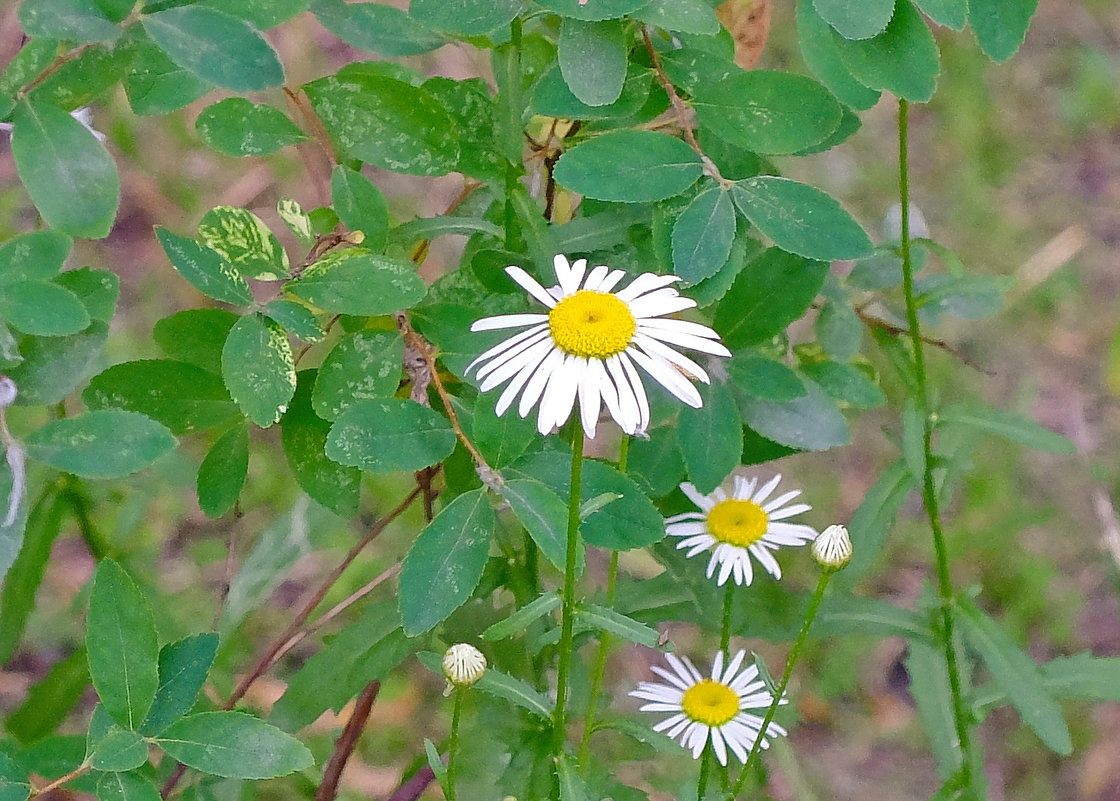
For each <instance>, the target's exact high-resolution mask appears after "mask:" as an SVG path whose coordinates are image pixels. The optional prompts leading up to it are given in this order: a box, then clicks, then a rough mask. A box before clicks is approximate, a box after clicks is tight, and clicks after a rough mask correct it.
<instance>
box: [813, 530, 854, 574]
mask: <svg viewBox="0 0 1120 801" xmlns="http://www.w3.org/2000/svg"><path fill="white" fill-rule="evenodd" d="M811 549H812V552H813V558H814V559H816V560H817V564H818V565H820V566H821V567H822V568H824V569H825V570H839V569H840V568H842V567H844V565H846V564H848V562H850V561H851V560H852V538H851V537H849V536H848V529H846V528H844V527H843V526H829V527H828V528H826V529H825V530H824V531H822V532H821V533H820V535H819V536H818V537H817V538H816V539H815V540H813V545H812V546H811Z"/></svg>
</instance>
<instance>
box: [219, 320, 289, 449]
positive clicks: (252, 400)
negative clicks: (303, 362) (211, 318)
mask: <svg viewBox="0 0 1120 801" xmlns="http://www.w3.org/2000/svg"><path fill="white" fill-rule="evenodd" d="M222 378H223V379H224V380H225V383H226V388H227V389H228V390H229V394H230V395H231V396H232V397H233V399H234V401H236V402H237V405H238V406H240V407H241V411H243V412H245V416H246V417H248V418H249V419H250V420H252V421H253V422H254V423H256V424H257V425H258V426H260V427H261V428H268V427H269V426H270V425H272V424H273V423H275V422H276V421H277V420H279V419H280V416H281V415H282V414H284V411H285V410H286V409H287V408H288V402H289V401H291V399H292V395H293V394H295V391H296V368H295V362H294V360H293V356H292V346H291V344H290V343H289V342H288V337H287V335H286V334H285V333H284V329H282V328H281V327H280V326H279V325H277V324H276V323H274V322H273V321H272V320H269V319H267V318H265V317H261V316H260V315H256V314H248V315H246V316H244V317H242V318H241V319H240V320H238V321H237V323H236V324H235V325H234V326H233V328H231V329H230V332H229V336H228V337H227V338H226V342H225V345H224V346H223V348H222Z"/></svg>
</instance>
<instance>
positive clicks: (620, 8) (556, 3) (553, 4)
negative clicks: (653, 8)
mask: <svg viewBox="0 0 1120 801" xmlns="http://www.w3.org/2000/svg"><path fill="white" fill-rule="evenodd" d="M649 2H650V0H598V2H594V3H592V2H586V0H585V2H582V3H581V2H580V0H538V3H539V4H540V5H542V6H544V7H545V8H547V9H548V10H549V11H552V12H554V13H556V14H559V15H560V16H561V17H567V18H570V19H582V20H592V21H597V20H604V19H618V18H620V17H625V16H626V15H628V14H632V13H634V12H635V11H638V10H640V9H642V8H645V7H646V6H647V5H648V4H649Z"/></svg>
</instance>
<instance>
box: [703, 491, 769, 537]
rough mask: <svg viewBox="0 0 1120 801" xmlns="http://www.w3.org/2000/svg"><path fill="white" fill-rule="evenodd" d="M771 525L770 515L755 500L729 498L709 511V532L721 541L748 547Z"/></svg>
mask: <svg viewBox="0 0 1120 801" xmlns="http://www.w3.org/2000/svg"><path fill="white" fill-rule="evenodd" d="M769 525H770V516H769V515H768V514H766V512H764V511H762V507H761V506H759V505H758V504H757V503H755V502H754V501H740V500H736V499H734V498H729V499H727V500H726V501H720V502H719V503H717V504H716V505H715V506H713V507H712V510H711V511H710V512H708V533H709V534H711V535H712V536H713V537H715V538H716V539H717V540H719V541H720V542H726V543H727V544H728V545H736V546H738V547H740V548H746V547H747V546H748V545H750V544H752V543H754V542H756V541H757V540H759V539H760V538H761V537H762V535H763V534H765V533H766V528H767V526H769Z"/></svg>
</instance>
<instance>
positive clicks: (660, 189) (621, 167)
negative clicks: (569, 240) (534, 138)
mask: <svg viewBox="0 0 1120 801" xmlns="http://www.w3.org/2000/svg"><path fill="white" fill-rule="evenodd" d="M702 172H703V169H702V167H701V164H700V157H699V156H698V155H696V153H695V152H693V150H692V148H690V147H689V146H688V145H686V144H685V143H684V142H682V141H681V140H680V139H675V138H673V137H671V136H666V135H664V134H659V133H653V132H652V131H616V132H613V133H608V134H604V135H603V136H599V137H596V138H595V139H592V140H590V141H588V142H585V143H584V144H582V145H579V146H578V147H574V148H572V149H571V150H569V151H567V152H566V153H565V154H564V155H563V156H561V157H560V160H559V161H558V162H557V163H556V170H555V172H554V176H555V178H556V180H557V181H558V182H559V183H560V184H562V185H563V186H565V187H567V188H568V189H571V190H572V191H574V192H579V193H580V194H581V195H584V196H585V197H590V198H595V199H596V200H609V201H613V202H616V203H645V202H648V201H653V200H664V199H665V198H667V197H672V196H673V195H677V194H680V193H681V192H683V191H684V190H685V189H688V187H690V186H692V184H693V183H695V181H696V179H697V178H699V177H700V175H701V173H702Z"/></svg>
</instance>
